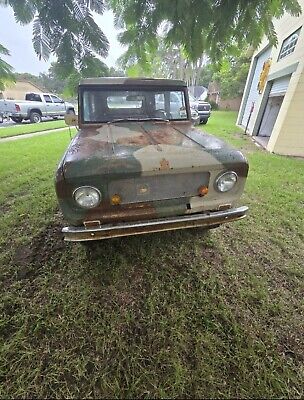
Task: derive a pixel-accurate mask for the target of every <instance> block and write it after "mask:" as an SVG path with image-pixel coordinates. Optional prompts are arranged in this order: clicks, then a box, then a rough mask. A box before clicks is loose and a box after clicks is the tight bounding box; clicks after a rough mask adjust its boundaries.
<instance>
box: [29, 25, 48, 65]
mask: <svg viewBox="0 0 304 400" xmlns="http://www.w3.org/2000/svg"><path fill="white" fill-rule="evenodd" d="M33 46H34V50H35V52H36V54H37V55H38V57H39V60H41V59H42V58H43V59H44V60H48V59H49V56H50V53H51V46H50V40H49V38H48V36H47V34H46V33H45V31H44V28H43V26H42V24H41V21H40V19H39V17H36V18H35V19H34V22H33Z"/></svg>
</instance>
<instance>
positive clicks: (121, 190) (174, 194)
mask: <svg viewBox="0 0 304 400" xmlns="http://www.w3.org/2000/svg"><path fill="white" fill-rule="evenodd" d="M209 176H210V174H209V172H197V173H193V174H167V175H157V176H142V177H138V178H132V179H122V180H117V181H112V182H110V183H109V195H110V196H112V195H114V194H119V195H120V196H121V198H122V203H121V204H129V203H141V202H146V201H157V200H168V199H176V198H181V197H192V196H197V195H198V188H199V187H200V186H202V185H204V186H208V184H209Z"/></svg>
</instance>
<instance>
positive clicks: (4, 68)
mask: <svg viewBox="0 0 304 400" xmlns="http://www.w3.org/2000/svg"><path fill="white" fill-rule="evenodd" d="M2 54H3V55H5V56H9V51H8V50H7V49H6V48H5V47H4V46H2V45H1V44H0V55H2ZM10 82H15V75H14V73H13V67H11V66H10V65H9V64H8V63H7V62H6V61H4V60H3V59H2V58H1V57H0V90H4V87H5V85H6V84H7V83H10Z"/></svg>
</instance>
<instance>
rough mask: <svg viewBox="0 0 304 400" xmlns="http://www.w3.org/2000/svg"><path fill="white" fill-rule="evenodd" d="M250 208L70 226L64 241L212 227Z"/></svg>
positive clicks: (234, 218)
mask: <svg viewBox="0 0 304 400" xmlns="http://www.w3.org/2000/svg"><path fill="white" fill-rule="evenodd" d="M247 211H248V207H245V206H243V207H238V208H230V209H228V210H225V211H213V212H206V213H203V214H189V215H182V216H176V217H169V218H160V219H153V220H148V221H139V222H124V223H117V224H107V225H100V226H99V227H96V228H88V229H87V228H85V227H77V226H70V227H65V228H63V229H62V232H63V235H64V240H66V241H68V242H83V241H86V240H100V239H109V238H114V237H120V236H130V235H141V234H144V233H152V232H162V231H170V230H175V229H186V228H195V227H206V228H208V227H212V226H214V225H220V224H224V223H227V222H231V221H236V220H238V219H242V218H245V217H246V213H247Z"/></svg>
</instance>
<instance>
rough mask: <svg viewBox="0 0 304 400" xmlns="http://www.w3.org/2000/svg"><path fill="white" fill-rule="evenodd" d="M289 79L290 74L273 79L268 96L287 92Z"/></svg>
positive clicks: (281, 94)
mask: <svg viewBox="0 0 304 400" xmlns="http://www.w3.org/2000/svg"><path fill="white" fill-rule="evenodd" d="M289 81H290V75H287V76H283V77H282V78H279V79H276V80H275V81H273V84H272V87H271V90H270V93H269V97H275V96H284V94H285V93H286V92H287V89H288V85H289Z"/></svg>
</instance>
